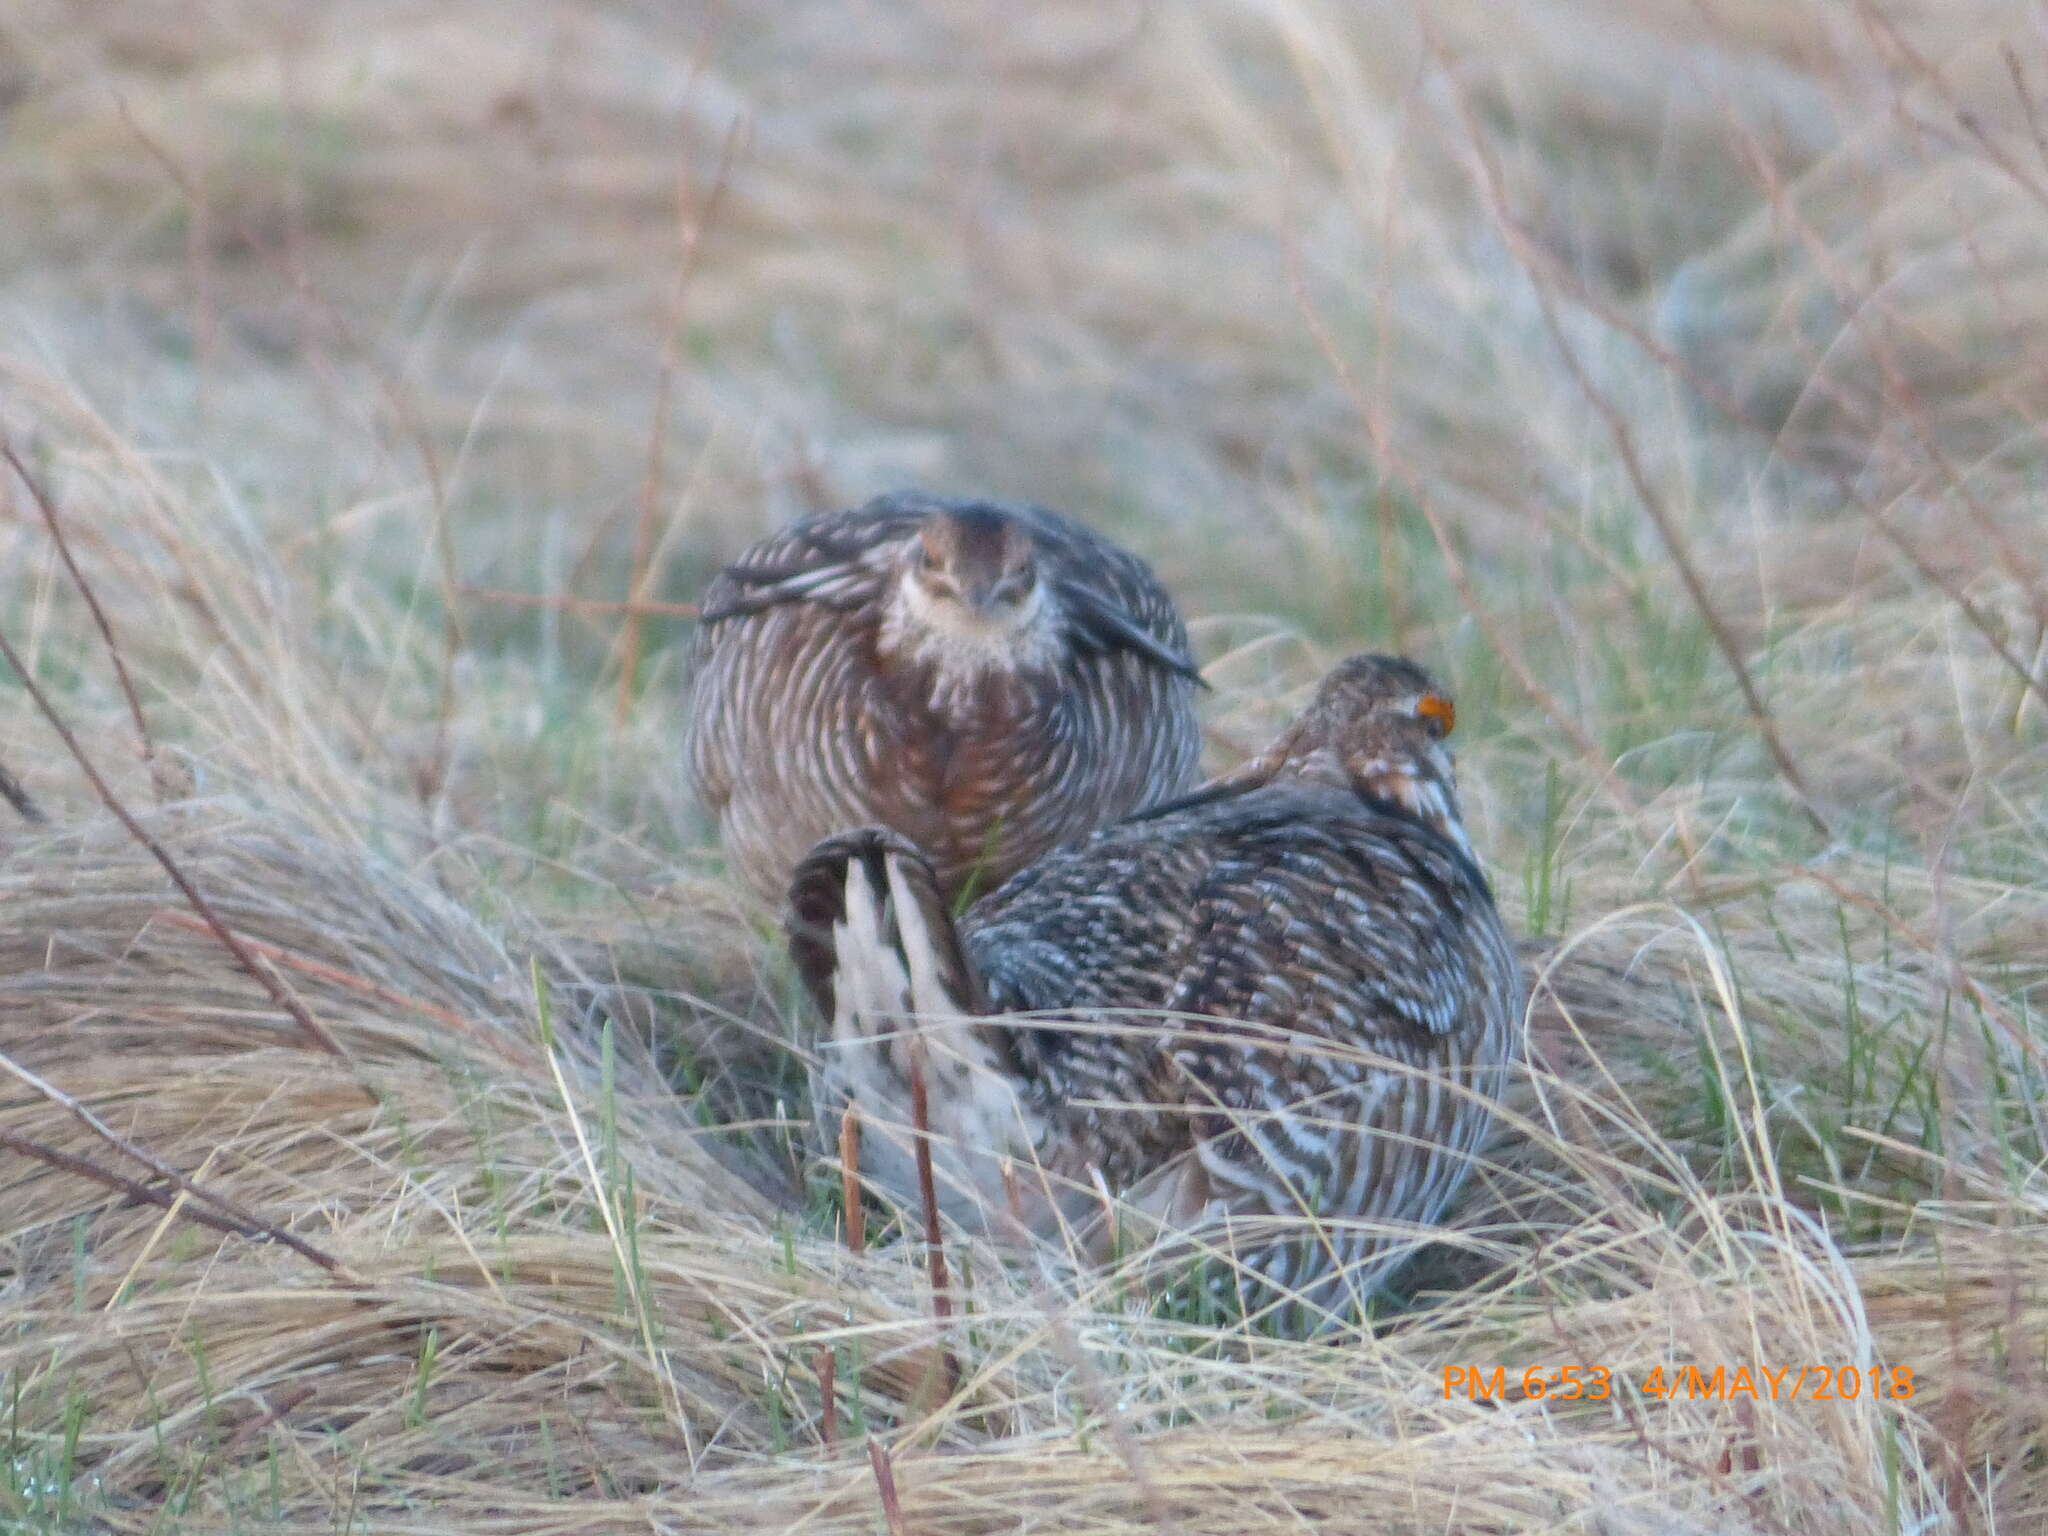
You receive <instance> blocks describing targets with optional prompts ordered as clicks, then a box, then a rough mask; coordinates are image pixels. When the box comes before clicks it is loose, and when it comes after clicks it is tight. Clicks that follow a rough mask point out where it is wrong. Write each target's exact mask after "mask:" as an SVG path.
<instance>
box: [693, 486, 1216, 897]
mask: <svg viewBox="0 0 2048 1536" xmlns="http://www.w3.org/2000/svg"><path fill="white" fill-rule="evenodd" d="M694 672H695V682H694V688H693V694H692V702H691V714H690V722H689V728H688V734H687V737H686V739H685V744H684V756H685V761H686V763H687V766H688V771H689V776H690V779H691V782H692V785H693V787H694V788H695V790H696V792H697V795H698V798H699V799H700V800H701V801H702V803H703V804H704V805H705V807H706V808H707V809H708V810H710V811H711V812H712V813H713V814H714V815H715V816H716V817H717V818H718V821H719V827H720V831H721V833H722V835H723V838H724V842H725V847H726V851H727V856H728V859H729V861H730V862H731V864H732V866H733V867H734V868H735V870H736V871H737V872H738V873H739V874H740V875H741V877H742V878H743V879H745V880H746V882H747V883H748V884H749V885H751V886H752V887H753V888H754V890H755V891H757V892H758V893H759V894H760V895H761V896H762V898H763V899H764V900H768V901H777V900H780V898H781V897H782V895H783V893H784V891H785V890H786V889H787V886H788V879H789V872H790V870H791V868H792V867H793V866H794V865H795V864H796V862H797V860H798V859H800V858H801V857H802V856H803V855H804V854H805V853H806V852H808V851H809V850H810V848H811V847H812V845H813V844H815V843H816V842H817V841H818V840H819V839H821V838H823V837H825V836H827V835H828V834H830V833H833V832H840V831H844V830H846V829H847V828H850V827H859V826H867V825H871V824H877V823H878V824H880V825H882V826H886V827H889V828H891V829H893V830H895V831H896V832H899V833H901V834H903V835H904V836H905V837H908V838H909V839H911V840H912V841H913V842H914V843H916V845H917V846H918V847H919V848H921V849H923V850H924V853H925V856H926V857H927V858H928V859H929V860H930V863H931V867H932V872H933V875H934V877H935V878H936V880H937V881H938V884H939V888H940V889H941V890H942V891H943V892H945V893H946V895H947V896H948V897H949V898H950V897H952V896H955V895H957V894H958V893H960V892H961V891H963V890H966V889H970V888H971V889H973V890H980V891H988V890H992V889H994V888H995V887H996V886H997V885H1000V884H1001V883H1002V882H1003V881H1004V880H1006V879H1007V878H1008V877H1009V876H1010V875H1011V874H1013V873H1015V872H1016V871H1017V870H1019V869H1021V868H1023V867H1024V866H1025V865H1027V864H1029V863H1031V862H1032V861H1033V860H1034V859H1036V858H1038V857H1039V856H1040V855H1041V854H1044V853H1046V852H1047V851H1048V850H1050V849H1053V848H1056V847H1059V846H1061V845H1063V844H1066V843H1070V842H1074V841H1076V840H1078V839H1079V838H1081V837H1083V836H1085V835H1086V834H1087V833H1088V832H1090V831H1092V830H1094V828H1096V827H1098V826H1100V825H1101V824H1103V823H1104V822H1106V821H1111V820H1114V819H1115V818H1116V817H1119V816H1122V815H1124V814H1126V813H1128V812H1131V811H1135V810H1138V809H1141V808H1142V807H1144V806H1146V805H1150V804H1153V803H1155V802H1157V801H1159V800H1163V799H1165V798H1167V797H1169V796H1172V795H1175V794H1178V793H1180V792H1181V791H1183V790H1185V789H1186V788H1187V787H1188V786H1189V785H1190V784H1192V783H1193V782H1194V778H1195V773H1196V769H1197V767H1198V761H1199V757H1200V752H1201V736H1200V731H1199V728H1198V727H1197V725H1196V721H1195V712H1194V698H1193V695H1194V689H1195V688H1196V686H1198V685H1199V683H1200V675H1199V674H1198V673H1197V671H1196V670H1195V665H1194V663H1193V661H1192V660H1191V659H1190V658H1189V654H1188V639H1187V630H1186V629H1185V627H1184V626H1183V625H1182V623H1181V620H1180V615H1179V614H1178V613H1177V612H1176V611H1175V609H1174V606H1173V600H1172V599H1171V598H1169V597H1168V596H1167V594H1166V591H1165V589H1164V588H1163V587H1161V586H1160V584H1159V582H1158V580H1157V578H1155V577H1154V576H1153V574H1152V572H1151V570H1150V569H1149V568H1147V567H1146V565H1145V564H1144V562H1143V561H1141V560H1139V559H1138V558H1137V557H1136V556H1135V555H1132V554H1130V553H1128V552H1127V551H1125V550H1123V549H1120V548H1118V547H1117V546H1116V545H1115V544H1112V543H1110V542H1109V541H1108V540H1107V539H1104V538H1102V537H1100V536H1099V535H1097V534H1095V533H1093V532H1091V531H1090V530H1088V529H1087V528H1084V527H1082V526H1081V525H1080V524H1078V523H1075V522H1073V521H1071V520H1069V519H1067V518H1064V517H1061V516H1059V515H1058V514H1057V513H1053V512H1048V511H1046V510H1044V509H1042V508H1039V507H1028V506H1011V505H998V504H995V503H991V502H978V501H954V500H949V499H946V498H942V497H937V496H928V495H921V494H917V493H910V492H901V493H898V494H895V495H891V496H883V497H880V498H878V499H876V500H874V501H871V502H869V503H868V504H867V505H866V506H864V507H860V508H857V509H855V510H852V511H846V512H832V513H825V514H822V515H820V516H815V517H808V518H805V519H803V520H801V521H800V522H797V523H794V524H792V525H790V526H789V527H787V528H785V529H783V530H782V531H781V532H780V533H777V534H774V535H772V536H771V537H769V538H767V539H764V540H762V541H761V542H760V543H758V544H755V545H754V546H753V547H752V548H751V549H749V550H747V551H746V552H745V553H744V554H743V555H741V556H740V558H739V559H738V560H737V561H736V562H734V563H733V564H732V565H731V566H729V567H728V568H727V569H726V570H725V571H724V573H723V574H721V575H720V576H719V577H718V578H717V579H716V580H715V581H714V582H713V583H712V584H711V588H710V590H709V592H708V593H706V595H705V599H704V603H703V607H702V617H701V619H700V621H699V627H698V631H697V641H696V651H695V666H694Z"/></svg>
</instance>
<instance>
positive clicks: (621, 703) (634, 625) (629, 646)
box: [617, 118, 745, 725]
mask: <svg viewBox="0 0 2048 1536" xmlns="http://www.w3.org/2000/svg"><path fill="white" fill-rule="evenodd" d="M744 122H745V119H743V118H742V119H735V120H734V122H733V124H732V126H731V127H730V128H728V129H727V130H726V134H725V142H724V143H723V144H722V145H720V146H719V151H718V169H717V171H716V172H715V173H714V174H713V176H712V179H711V190H710V191H709V192H708V193H706V194H705V197H704V205H703V207H702V208H701V209H699V210H698V211H697V212H695V213H694V214H693V213H692V212H691V209H690V164H689V159H688V157H687V156H685V157H684V159H683V164H682V169H681V172H680V174H679V176H678V178H677V186H676V215H677V218H678V221H679V222H680V224H681V226H682V227H681V229H680V231H679V233H680V237H681V248H680V249H679V250H678V251H677V252H676V268H675V277H674V280H673V281H672V282H671V283H670V285H669V293H668V302H667V304H666V305H665V306H663V313H662V332H661V371H660V373H659V375H658V377H657V379H656V381H655V387H654V420H653V422H652V423H651V424H650V425H649V427H648V430H647V467H646V470H645V472H644V473H643V474H642V476H641V479H640V507H639V516H638V518H637V519H636V520H635V526H634V530H633V572H632V577H631V579H630V582H629V584H628V586H627V588H626V595H627V598H628V600H629V601H628V604H627V606H626V609H625V614H626V623H625V633H624V635H623V636H622V637H621V654H620V657H619V698H618V714H617V719H618V723H619V724H620V725H624V724H625V722H626V717H627V715H628V714H629V713H630V712H631V710H632V707H633V689H634V686H635V685H636V683H637V682H638V681H639V676H640V642H641V612H642V610H641V609H640V608H639V607H638V606H637V605H638V604H639V603H641V602H643V601H644V600H645V599H646V596H647V589H648V587H649V586H650V585H651V584H652V582H653V579H654V570H653V567H654V516H655V508H656V506H657V505H658V504H659V503H660V500H661V477H662V447H663V444H664V442H665V441H666V438H667V434H668V418H669V406H670V401H671V399H672V398H673V396H674V394H675V377H676V368H677V364H678V361H679V359H680V356H681V350H682V349H681V345H680V343H681V339H682V330H683V298H684V295H685V294H686V293H687V292H688V291H689V286H690V276H691V274H692V273H693V272H695V271H696V269H697V252H698V250H699V249H700V248H701V247H702V245H703V243H704V231H705V230H706V229H707V228H708V227H709V226H710V223H711V220H712V218H713V216H714V215H715V214H716V213H717V212H718V204H719V201H720V199H721V198H722V197H723V196H724V193H725V187H726V182H727V180H728V179H729V178H730V176H731V174H732V158H733V148H734V146H735V145H736V144H737V143H738V142H739V137H740V132H741V128H742V126H743V125H744Z"/></svg>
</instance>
